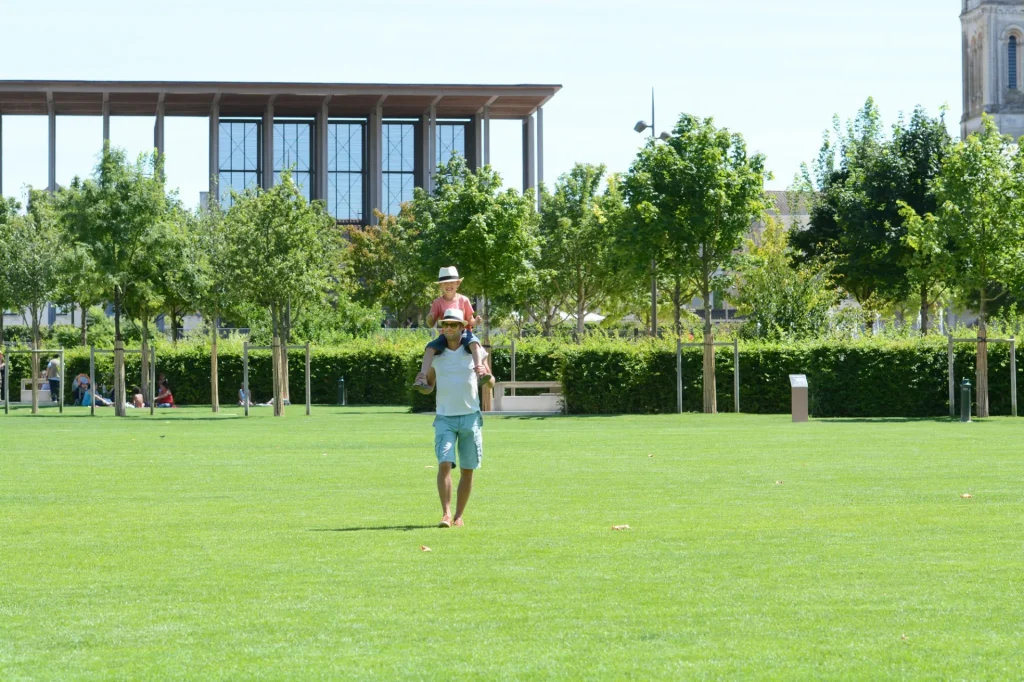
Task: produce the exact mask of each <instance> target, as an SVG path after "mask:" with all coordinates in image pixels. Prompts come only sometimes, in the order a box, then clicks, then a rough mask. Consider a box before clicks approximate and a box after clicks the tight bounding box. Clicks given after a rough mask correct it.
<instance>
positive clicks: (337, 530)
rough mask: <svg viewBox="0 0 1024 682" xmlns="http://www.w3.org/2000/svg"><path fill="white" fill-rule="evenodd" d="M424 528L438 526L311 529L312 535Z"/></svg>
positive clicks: (435, 526)
mask: <svg viewBox="0 0 1024 682" xmlns="http://www.w3.org/2000/svg"><path fill="white" fill-rule="evenodd" d="M424 528H437V525H436V524H434V525H430V526H352V527H351V528H310V529H309V531H310V532H311V533H354V532H356V531H361V530H402V531H406V530H423V529H424Z"/></svg>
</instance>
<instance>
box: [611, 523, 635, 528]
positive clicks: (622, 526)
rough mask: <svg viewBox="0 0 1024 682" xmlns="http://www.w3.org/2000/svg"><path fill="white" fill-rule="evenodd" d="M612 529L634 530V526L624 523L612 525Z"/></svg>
mask: <svg viewBox="0 0 1024 682" xmlns="http://www.w3.org/2000/svg"><path fill="white" fill-rule="evenodd" d="M612 530H632V528H630V527H629V525H627V524H625V523H624V524H622V525H621V526H612Z"/></svg>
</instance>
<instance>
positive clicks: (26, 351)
mask: <svg viewBox="0 0 1024 682" xmlns="http://www.w3.org/2000/svg"><path fill="white" fill-rule="evenodd" d="M4 352H5V353H6V355H7V357H8V358H10V357H11V356H12V355H30V356H31V357H32V358H33V360H34V359H35V358H37V357H38V356H39V355H41V354H48V353H56V354H57V356H58V357H60V395H59V396H58V397H57V408H58V410H59V411H60V413H61V414H64V349H63V348H56V349H52V348H51V349H48V348H39V349H32V348H11V347H10V346H7V347H6V350H5V351H4ZM35 366H36V363H35V362H32V363H30V365H29V367H30V369H29V374H30V375H31V374H32V369H31V368H32V367H35ZM4 373H5V374H6V376H4V395H3V401H4V414H9V413H10V403H11V363H10V362H8V363H7V364H6V367H5V369H4ZM31 379H32V381H33V382H35V381H38V380H39V378H38V377H35V376H33V377H32V378H31ZM33 390H35V389H33ZM18 397H19V398H20V397H21V396H18ZM50 397H51V398H52V397H53V396H50ZM34 404H35V406H36V407H37V408H38V406H39V402H38V398H35V403H34Z"/></svg>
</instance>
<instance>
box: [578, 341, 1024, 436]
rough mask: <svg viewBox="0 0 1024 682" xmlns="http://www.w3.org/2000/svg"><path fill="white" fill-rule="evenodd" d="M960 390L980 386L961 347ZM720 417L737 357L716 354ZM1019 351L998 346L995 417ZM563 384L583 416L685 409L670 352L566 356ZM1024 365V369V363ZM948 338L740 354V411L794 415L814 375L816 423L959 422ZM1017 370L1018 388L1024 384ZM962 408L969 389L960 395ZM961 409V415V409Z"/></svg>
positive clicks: (695, 389)
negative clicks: (803, 384)
mask: <svg viewBox="0 0 1024 682" xmlns="http://www.w3.org/2000/svg"><path fill="white" fill-rule="evenodd" d="M954 357H955V363H956V374H955V379H956V382H957V384H958V385H959V382H960V380H961V379H962V378H963V377H968V378H969V379H970V380H971V383H972V384H974V383H975V380H974V368H975V352H974V347H973V345H971V344H957V346H956V348H955V356H954ZM716 358H717V363H716V367H717V369H716V373H715V378H716V383H717V387H718V409H719V411H720V412H731V411H732V410H733V374H732V363H733V360H732V350H731V349H729V348H718V349H717V350H716ZM1009 360H1010V358H1009V348H1008V347H1007V346H1006V345H990V346H989V401H990V411H991V414H993V415H1009V414H1010V372H1009V364H1010V362H1009ZM564 363H565V364H564V369H563V383H564V390H565V393H566V400H567V402H568V405H569V411H570V413H573V414H619V413H633V414H651V413H668V412H674V411H675V409H676V371H675V352H674V350H672V349H669V348H665V347H661V348H657V347H653V348H652V347H649V346H648V347H638V348H636V349H628V348H614V349H610V348H593V349H587V348H581V349H578V350H569V351H566V352H565V354H564ZM682 364H683V409H684V410H686V411H694V412H696V411H700V410H701V409H702V379H701V349H700V348H684V349H683V363H682ZM1019 365H1020V363H1019ZM947 370H948V365H947V356H946V345H945V342H944V341H943V340H942V339H929V340H923V341H922V340H915V341H899V342H894V341H878V342H875V341H871V342H849V343H836V342H828V343H815V344H800V345H786V346H783V345H774V344H747V345H741V346H740V410H741V411H742V412H746V413H759V414H785V413H788V412H789V411H790V388H789V378H788V377H789V375H790V374H806V375H807V380H808V385H809V401H810V411H811V415H812V416H815V417H939V416H943V415H948V414H949V403H948V378H947ZM1022 370H1024V367H1022V366H1018V368H1017V373H1018V377H1017V381H1018V383H1021V382H1022V380H1024V372H1022ZM956 397H957V401H959V387H958V388H957V396H956ZM958 409H959V408H958Z"/></svg>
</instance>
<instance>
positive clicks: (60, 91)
mask: <svg viewBox="0 0 1024 682" xmlns="http://www.w3.org/2000/svg"><path fill="white" fill-rule="evenodd" d="M561 88H562V86H561V85H387V84H373V83H215V82H181V81H146V82H143V81H13V80H0V115H5V116H6V115H15V116H17V115H23V116H46V115H47V114H48V113H49V103H50V102H51V101H52V102H53V110H54V113H55V114H57V115H60V116H102V115H103V103H104V101H106V102H107V103H108V106H109V110H110V115H111V116H153V115H155V114H156V109H157V104H158V102H159V101H160V100H161V99H162V100H163V105H164V115H165V116H208V115H209V114H210V110H211V108H212V106H213V104H214V102H215V101H216V102H217V103H218V104H219V106H220V116H221V117H228V118H229V117H232V116H262V115H263V113H264V111H266V107H267V104H269V103H270V102H271V101H272V102H273V105H274V116H275V117H288V116H312V115H313V114H315V113H316V112H317V111H318V110H319V107H320V105H321V103H323V102H324V100H325V99H326V100H327V110H328V116H331V117H338V118H342V117H364V116H367V115H369V114H370V112H371V111H372V110H373V108H374V107H376V106H377V105H378V104H380V106H381V108H382V110H383V115H384V116H385V117H387V118H406V117H409V118H415V117H419V116H422V115H423V114H424V113H425V112H426V111H427V110H428V109H429V108H430V106H431V105H433V106H434V107H435V111H436V116H437V117H438V118H463V117H468V116H473V115H475V114H481V113H483V110H484V107H487V108H488V110H489V112H490V117H491V118H492V119H521V118H525V117H527V116H529V115H531V114H533V113H534V112H536V111H537V109H538V108H539V107H541V106H543V105H544V104H545V103H546V102H547V101H548V100H549V99H551V98H552V97H553V96H554V95H555V93H556V92H558V91H559V90H560V89H561Z"/></svg>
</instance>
